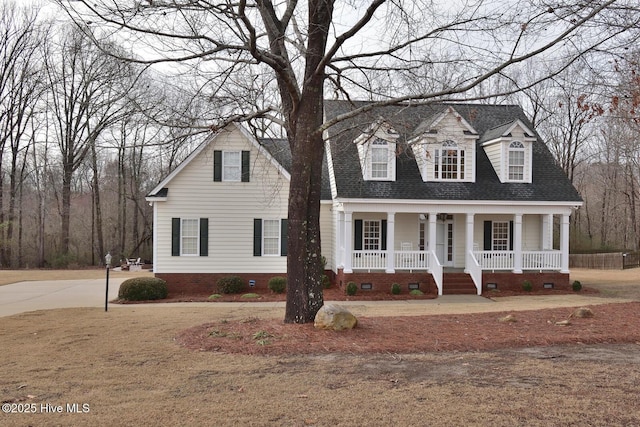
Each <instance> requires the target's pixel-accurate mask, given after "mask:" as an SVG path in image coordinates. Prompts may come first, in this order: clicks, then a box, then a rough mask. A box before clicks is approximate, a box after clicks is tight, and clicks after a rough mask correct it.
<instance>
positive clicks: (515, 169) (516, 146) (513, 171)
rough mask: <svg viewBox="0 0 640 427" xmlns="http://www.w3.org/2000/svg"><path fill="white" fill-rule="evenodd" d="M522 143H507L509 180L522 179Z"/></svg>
mask: <svg viewBox="0 0 640 427" xmlns="http://www.w3.org/2000/svg"><path fill="white" fill-rule="evenodd" d="M524 154H525V153H524V144H522V142H520V141H513V142H512V143H511V144H509V181H524Z"/></svg>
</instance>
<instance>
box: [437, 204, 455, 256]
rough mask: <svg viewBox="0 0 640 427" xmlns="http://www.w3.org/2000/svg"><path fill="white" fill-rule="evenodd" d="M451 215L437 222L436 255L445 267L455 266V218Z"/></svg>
mask: <svg viewBox="0 0 640 427" xmlns="http://www.w3.org/2000/svg"><path fill="white" fill-rule="evenodd" d="M449 217H450V216H449V215H447V219H446V220H443V221H438V222H437V224H436V255H438V260H439V261H440V262H441V263H442V265H443V266H445V267H452V266H453V219H449Z"/></svg>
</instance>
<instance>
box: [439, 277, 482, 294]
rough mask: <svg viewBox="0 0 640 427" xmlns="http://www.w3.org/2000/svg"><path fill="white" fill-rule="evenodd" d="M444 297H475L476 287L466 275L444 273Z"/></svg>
mask: <svg viewBox="0 0 640 427" xmlns="http://www.w3.org/2000/svg"><path fill="white" fill-rule="evenodd" d="M442 293H443V295H475V294H476V293H477V291H476V285H474V283H473V280H472V279H471V276H470V275H468V274H466V273H444V274H443V276H442Z"/></svg>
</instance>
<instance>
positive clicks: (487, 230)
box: [484, 221, 492, 251]
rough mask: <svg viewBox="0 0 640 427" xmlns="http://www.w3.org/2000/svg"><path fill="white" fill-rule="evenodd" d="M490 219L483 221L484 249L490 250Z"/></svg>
mask: <svg viewBox="0 0 640 427" xmlns="http://www.w3.org/2000/svg"><path fill="white" fill-rule="evenodd" d="M491 229H492V227H491V221H485V222H484V250H485V251H490V250H491Z"/></svg>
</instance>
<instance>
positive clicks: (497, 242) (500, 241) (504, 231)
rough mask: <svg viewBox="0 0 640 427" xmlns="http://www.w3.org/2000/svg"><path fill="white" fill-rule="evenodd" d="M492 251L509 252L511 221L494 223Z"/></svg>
mask: <svg viewBox="0 0 640 427" xmlns="http://www.w3.org/2000/svg"><path fill="white" fill-rule="evenodd" d="M491 250H494V251H508V250H509V221H494V222H493V232H492V237H491Z"/></svg>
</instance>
